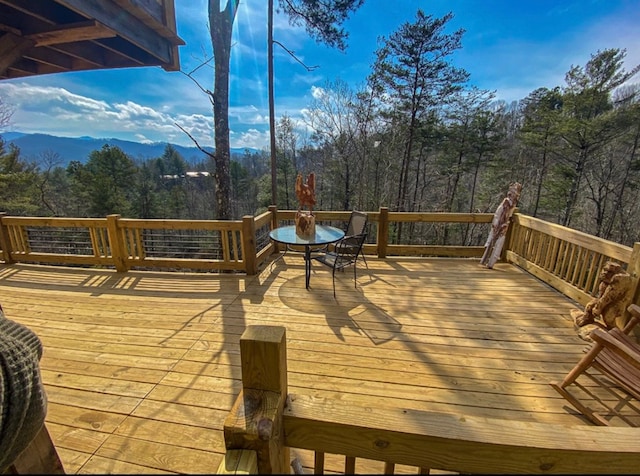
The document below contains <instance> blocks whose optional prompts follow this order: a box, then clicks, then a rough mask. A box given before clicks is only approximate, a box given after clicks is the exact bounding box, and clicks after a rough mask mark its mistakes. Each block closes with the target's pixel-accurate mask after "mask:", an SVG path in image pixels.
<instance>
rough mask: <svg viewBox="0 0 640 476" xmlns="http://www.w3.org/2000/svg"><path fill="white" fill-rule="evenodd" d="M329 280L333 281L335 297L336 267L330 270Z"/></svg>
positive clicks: (334, 295) (334, 294)
mask: <svg viewBox="0 0 640 476" xmlns="http://www.w3.org/2000/svg"><path fill="white" fill-rule="evenodd" d="M331 281H332V282H333V297H334V298H335V297H336V268H335V267H334V268H333V269H332V270H331Z"/></svg>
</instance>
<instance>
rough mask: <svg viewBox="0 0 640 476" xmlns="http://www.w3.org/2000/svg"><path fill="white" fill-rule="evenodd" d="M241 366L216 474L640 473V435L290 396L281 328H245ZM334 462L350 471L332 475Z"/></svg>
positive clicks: (629, 431) (624, 430) (611, 429)
mask: <svg viewBox="0 0 640 476" xmlns="http://www.w3.org/2000/svg"><path fill="white" fill-rule="evenodd" d="M240 357H241V367H242V390H241V392H240V394H239V395H238V397H237V399H236V401H235V403H234V405H233V407H232V409H231V411H230V413H229V415H228V416H227V418H226V420H225V422H224V438H225V446H226V450H227V452H226V454H225V456H224V458H223V460H222V462H221V464H220V466H219V468H218V473H219V474H229V473H234V474H272V473H278V474H282V473H290V472H291V467H293V469H294V472H306V473H314V474H323V473H324V472H325V471H326V472H330V473H336V472H338V473H344V474H353V473H355V472H356V471H359V472H361V473H365V474H372V473H378V474H379V473H383V472H384V473H385V474H393V473H394V471H395V469H396V467H397V466H399V465H402V469H403V472H404V471H406V468H405V466H411V467H414V471H416V472H419V473H422V474H426V473H428V471H429V470H431V469H438V470H443V471H452V472H459V473H492V474H497V473H510V474H513V473H528V474H558V473H574V474H598V473H600V474H602V473H607V474H613V473H630V472H631V473H633V472H637V468H638V467H640V466H639V465H640V451H638V443H637V438H636V437H635V436H636V435H635V433H636V429H635V428H620V427H617V428H614V427H606V428H604V427H595V426H575V427H570V426H565V425H562V426H561V425H551V424H546V423H533V422H518V421H508V420H499V419H488V418H477V417H467V416H462V415H453V414H443V413H430V412H425V411H416V410H408V409H392V408H383V407H376V408H370V407H363V406H356V405H353V404H346V403H344V402H343V401H341V400H332V399H329V398H320V397H316V396H311V395H302V394H288V391H287V348H286V330H285V328H284V327H280V326H249V327H247V329H246V330H245V332H244V333H243V335H242V337H241V338H240ZM309 452H312V456H308V457H306V456H297V454H298V453H300V454H301V455H302V454H303V453H304V454H305V455H306V454H309ZM292 457H293V460H292ZM305 458H306V459H305ZM336 458H339V459H340V460H341V461H343V462H344V465H342V464H341V465H340V466H339V467H338V466H336V464H335V460H336ZM329 462H330V463H329ZM296 469H297V470H296Z"/></svg>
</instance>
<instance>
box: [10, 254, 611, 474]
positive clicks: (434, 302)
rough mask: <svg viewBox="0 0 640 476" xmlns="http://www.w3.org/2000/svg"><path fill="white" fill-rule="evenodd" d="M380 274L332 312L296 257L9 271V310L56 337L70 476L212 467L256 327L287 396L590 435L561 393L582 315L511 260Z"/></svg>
mask: <svg viewBox="0 0 640 476" xmlns="http://www.w3.org/2000/svg"><path fill="white" fill-rule="evenodd" d="M367 262H368V268H369V269H368V270H367V269H366V268H365V267H363V266H362V265H359V267H358V278H357V284H358V285H357V287H354V281H353V273H352V272H351V271H350V270H347V272H345V273H338V275H337V276H336V290H337V299H334V298H333V288H332V281H331V272H330V270H327V269H326V268H324V267H321V266H319V265H317V264H316V263H314V265H313V270H312V276H311V287H310V289H309V290H306V289H305V286H304V266H303V262H302V258H301V257H300V256H290V255H287V256H285V257H284V258H283V259H281V260H278V261H277V262H275V263H273V264H267V265H266V266H265V267H264V269H263V270H262V271H261V272H260V274H259V275H257V276H243V275H236V274H222V275H217V274H208V273H183V272H177V273H161V272H143V271H130V272H128V273H124V274H123V273H116V272H114V271H111V270H88V269H83V268H64V267H53V266H37V265H10V266H2V267H0V302H1V303H2V306H3V308H4V311H5V314H6V315H7V317H8V318H10V319H13V320H16V321H18V322H22V323H24V324H25V325H27V326H29V327H30V328H32V329H33V330H34V331H36V332H37V334H38V335H39V336H40V338H41V340H42V342H43V345H44V355H43V358H42V361H41V369H42V375H43V379H44V382H45V387H46V390H47V395H48V399H49V408H48V414H47V422H48V427H49V429H50V432H51V435H52V438H53V439H54V442H55V443H56V445H57V447H58V450H59V453H60V456H61V458H62V460H63V463H64V465H65V469H66V470H67V472H69V473H71V474H91V473H114V474H115V473H145V474H148V473H158V474H162V473H192V474H194V473H199V474H210V473H211V472H213V471H215V469H216V468H217V466H218V463H219V461H220V460H221V458H222V454H223V451H224V439H223V435H222V431H221V430H222V425H223V421H224V418H225V416H226V415H227V413H228V411H229V410H230V408H231V405H232V404H233V401H234V399H235V397H236V395H237V394H238V392H239V390H240V388H241V374H240V353H239V340H240V336H241V335H242V333H243V332H244V330H245V329H246V327H247V326H249V325H278V326H285V327H286V328H287V356H288V372H289V377H288V381H289V390H290V392H292V393H306V394H311V395H317V396H319V397H327V398H334V399H337V400H339V401H343V402H345V403H348V404H351V405H366V406H376V405H382V406H388V407H400V408H406V409H414V410H427V411H437V412H450V413H455V414H457V415H470V416H478V417H488V418H508V419H515V420H522V421H538V422H544V423H555V424H563V425H588V424H589V423H587V422H586V421H585V420H584V419H583V418H581V417H580V416H578V415H576V413H575V411H573V410H572V409H570V408H568V406H567V404H566V402H565V401H564V400H563V399H562V398H560V397H559V395H557V393H556V392H555V391H553V389H552V388H551V387H550V386H549V385H548V382H550V381H552V380H557V379H559V378H561V377H563V376H564V375H565V374H566V372H567V371H568V370H570V369H571V368H572V367H573V365H574V364H575V363H576V362H577V360H578V359H579V358H580V357H581V355H582V352H583V349H584V348H585V347H586V345H587V344H586V343H585V342H584V341H583V340H581V339H580V338H578V337H577V335H576V332H575V330H574V329H573V323H572V322H571V319H570V317H569V316H570V311H571V310H572V309H576V308H579V306H578V305H577V304H576V303H574V302H572V301H571V300H569V299H567V298H566V297H564V296H562V295H560V294H559V293H557V292H555V291H554V290H552V289H551V288H549V287H548V286H546V285H545V284H543V283H541V282H540V281H539V280H537V279H536V278H534V277H532V276H531V275H529V274H527V273H526V272H524V271H522V270H520V269H518V268H516V267H514V266H511V265H507V264H503V263H498V264H497V265H496V266H495V267H494V269H493V270H489V269H486V268H484V267H482V266H480V265H479V263H478V261H477V260H470V259H435V258H434V259H425V258H423V259H415V258H389V259H386V260H378V259H375V258H368V259H367ZM584 384H585V386H586V387H587V388H590V389H591V388H593V383H589V381H588V380H587V381H585V382H584ZM601 397H602V398H603V399H604V400H605V401H610V400H611V399H612V398H613V397H612V396H611V395H602V396H601ZM298 454H300V457H301V459H302V460H303V462H304V464H305V465H308V464H309V462H310V461H312V459H310V458H312V456H309V453H308V452H298ZM327 461H328V462H329V469H330V470H331V471H337V470H339V469H340V464H342V465H343V463H340V458H336V457H333V456H328V460H327ZM358 464H359V465H363V466H362V468H366V469H370V470H371V471H377V469H376V468H378V466H376V464H374V463H372V462H358ZM306 469H309V468H308V467H307V468H306ZM342 469H343V468H342ZM358 469H360V466H359V468H358ZM399 472H400V473H404V472H405V470H404V469H401V468H399Z"/></svg>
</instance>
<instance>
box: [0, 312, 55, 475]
mask: <svg viewBox="0 0 640 476" xmlns="http://www.w3.org/2000/svg"><path fill="white" fill-rule="evenodd" d="M41 357H42V343H41V342H40V339H38V336H37V335H36V334H35V333H34V332H33V331H31V330H30V329H29V328H27V327H25V326H23V325H22V324H19V323H17V322H14V321H11V320H9V319H6V318H5V317H4V314H3V313H2V308H0V473H4V472H5V470H6V469H7V467H8V466H9V465H10V464H11V463H12V462H13V461H14V460H15V459H16V458H17V457H18V456H19V455H20V453H21V452H22V451H23V450H24V449H25V448H26V447H27V446H28V445H29V443H30V442H31V440H33V438H34V437H35V436H36V435H37V434H38V432H39V431H40V429H41V428H42V425H43V424H44V419H45V416H46V414H47V396H46V393H45V391H44V387H43V386H42V379H41V377H40V358H41Z"/></svg>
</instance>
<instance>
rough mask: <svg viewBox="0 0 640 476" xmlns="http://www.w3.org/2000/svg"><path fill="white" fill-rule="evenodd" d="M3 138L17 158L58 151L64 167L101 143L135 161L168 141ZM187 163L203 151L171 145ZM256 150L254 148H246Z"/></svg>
mask: <svg viewBox="0 0 640 476" xmlns="http://www.w3.org/2000/svg"><path fill="white" fill-rule="evenodd" d="M0 136H2V138H3V139H4V141H5V142H6V143H7V144H9V143H12V144H14V145H15V146H16V147H18V148H19V149H20V157H21V158H22V159H23V160H26V161H28V162H36V163H38V164H39V165H40V163H41V162H42V158H43V157H44V156H46V155H47V154H51V153H54V154H58V161H57V162H56V163H55V165H56V166H59V167H66V166H67V165H69V163H70V162H71V161H74V160H76V161H78V162H81V163H83V164H84V163H86V162H87V160H89V155H90V154H91V152H93V151H95V150H100V149H102V146H104V145H105V144H108V145H110V146H114V147H119V148H120V149H122V151H124V153H125V154H127V155H128V156H129V157H131V158H132V159H134V160H138V159H141V160H146V159H152V158H156V157H160V156H162V154H163V153H164V150H165V148H166V146H167V144H168V143H167V142H153V143H140V142H132V141H126V140H121V139H114V138H111V139H96V138H94V137H87V136H83V137H58V136H52V135H48V134H25V133H22V132H15V131H14V132H5V133H3V134H0ZM171 145H172V146H173V147H174V148H175V149H176V150H177V151H178V153H179V154H180V155H181V156H182V157H183V158H184V160H185V161H186V162H187V163H188V164H192V163H196V162H202V161H203V160H205V159H206V155H205V154H204V152H202V151H201V150H199V149H198V148H197V147H195V146H194V147H185V146H181V145H176V144H171ZM205 150H207V151H208V152H211V153H213V152H214V151H215V149H213V148H211V147H205ZM249 151H250V152H256V150H255V149H249ZM244 152H245V149H231V155H232V158H233V156H234V155H243V154H244Z"/></svg>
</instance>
